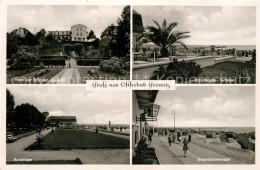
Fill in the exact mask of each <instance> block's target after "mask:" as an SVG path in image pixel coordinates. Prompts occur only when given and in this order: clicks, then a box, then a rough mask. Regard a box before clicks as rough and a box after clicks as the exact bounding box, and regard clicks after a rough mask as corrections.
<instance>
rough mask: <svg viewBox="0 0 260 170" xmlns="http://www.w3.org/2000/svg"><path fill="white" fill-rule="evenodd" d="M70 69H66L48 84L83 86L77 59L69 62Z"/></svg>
mask: <svg viewBox="0 0 260 170" xmlns="http://www.w3.org/2000/svg"><path fill="white" fill-rule="evenodd" d="M68 62H69V64H70V68H65V69H63V70H62V71H61V72H59V73H58V74H57V75H56V76H54V77H53V78H52V79H51V80H50V81H49V82H48V84H81V77H80V74H79V70H78V68H77V62H76V60H75V59H70V60H68Z"/></svg>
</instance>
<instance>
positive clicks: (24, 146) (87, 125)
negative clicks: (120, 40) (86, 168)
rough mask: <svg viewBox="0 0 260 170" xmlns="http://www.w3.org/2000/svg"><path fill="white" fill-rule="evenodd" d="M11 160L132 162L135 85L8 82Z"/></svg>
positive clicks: (7, 101)
mask: <svg viewBox="0 0 260 170" xmlns="http://www.w3.org/2000/svg"><path fill="white" fill-rule="evenodd" d="M6 164H130V91H97V90H95V91H92V90H86V88H85V87H82V86H75V87H73V86H56V87H54V86H10V87H7V89H6Z"/></svg>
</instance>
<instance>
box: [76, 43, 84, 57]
mask: <svg viewBox="0 0 260 170" xmlns="http://www.w3.org/2000/svg"><path fill="white" fill-rule="evenodd" d="M73 49H74V51H75V52H76V54H78V55H82V52H83V50H84V47H83V45H82V44H80V43H76V44H74V47H73Z"/></svg>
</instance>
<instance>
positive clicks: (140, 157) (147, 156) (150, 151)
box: [132, 139, 157, 164]
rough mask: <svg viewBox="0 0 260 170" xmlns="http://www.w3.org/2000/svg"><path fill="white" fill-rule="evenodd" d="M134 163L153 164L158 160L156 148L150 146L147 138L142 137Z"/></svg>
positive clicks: (135, 153) (135, 152)
mask: <svg viewBox="0 0 260 170" xmlns="http://www.w3.org/2000/svg"><path fill="white" fill-rule="evenodd" d="M132 160H133V164H153V162H154V160H157V157H156V155H155V149H154V148H148V145H147V144H146V142H145V139H141V140H140V141H139V142H138V144H137V147H136V148H135V151H134V156H133V159H132Z"/></svg>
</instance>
